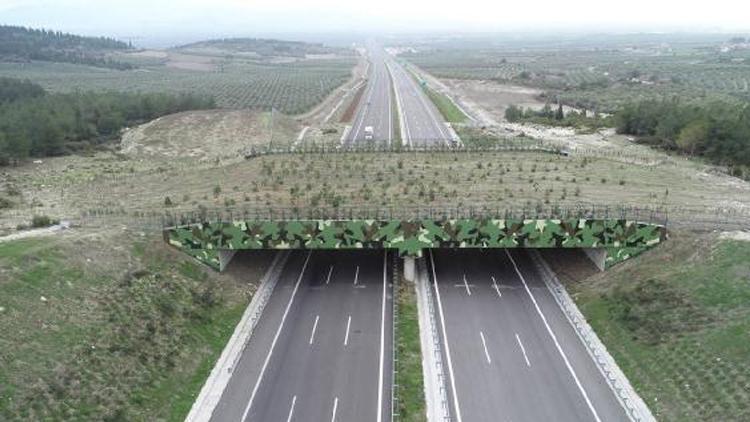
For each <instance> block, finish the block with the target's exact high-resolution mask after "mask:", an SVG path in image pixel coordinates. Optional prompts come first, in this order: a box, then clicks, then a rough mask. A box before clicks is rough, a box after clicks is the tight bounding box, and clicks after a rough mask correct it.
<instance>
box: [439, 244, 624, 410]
mask: <svg viewBox="0 0 750 422" xmlns="http://www.w3.org/2000/svg"><path fill="white" fill-rule="evenodd" d="M428 266H432V268H431V270H432V274H431V276H432V280H433V288H434V289H435V290H434V291H435V294H436V298H437V299H438V300H437V302H438V311H439V315H438V320H439V321H442V322H441V334H442V343H443V345H444V347H443V351H444V354H445V355H446V359H445V362H446V364H447V365H448V366H449V368H448V374H449V389H450V393H449V397H450V402H451V409H452V414H453V416H454V420H457V421H459V422H460V421H462V420H465V421H514V422H518V421H544V420H555V421H626V420H628V419H627V416H626V414H625V411H624V409H623V408H622V406H621V405H620V403H619V402H618V401H617V398H616V397H615V395H614V393H612V391H611V390H610V388H609V386H608V385H607V383H606V380H605V379H604V376H603V375H602V374H601V372H599V370H598V368H597V366H596V365H595V363H594V362H593V360H592V359H591V357H590V355H589V354H588V352H587V350H586V348H585V346H584V345H583V343H582V342H581V340H580V339H579V337H578V336H577V334H576V332H575V331H574V329H573V327H572V326H571V325H570V323H569V322H568V320H567V318H566V317H565V315H564V314H563V312H562V310H561V309H560V308H559V306H558V305H557V303H556V302H555V300H554V297H553V296H552V295H551V293H550V292H549V291H548V290H547V287H546V285H545V284H544V282H543V280H542V279H541V278H540V276H539V274H537V272H536V269H535V268H534V266H533V264H532V262H531V260H530V258H529V257H528V256H527V255H526V253H525V252H524V251H522V250H513V251H509V252H508V251H506V250H485V251H478V250H435V251H433V259H431V258H430V256H428ZM435 280H436V281H435ZM443 329H444V331H443ZM446 346H447V347H446Z"/></svg>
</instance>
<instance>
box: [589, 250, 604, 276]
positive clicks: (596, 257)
mask: <svg viewBox="0 0 750 422" xmlns="http://www.w3.org/2000/svg"><path fill="white" fill-rule="evenodd" d="M583 251H584V252H585V253H586V256H587V257H589V259H590V260H591V262H593V263H594V265H596V268H598V269H599V271H604V270H605V269H606V267H607V263H606V262H607V250H606V249H604V248H583Z"/></svg>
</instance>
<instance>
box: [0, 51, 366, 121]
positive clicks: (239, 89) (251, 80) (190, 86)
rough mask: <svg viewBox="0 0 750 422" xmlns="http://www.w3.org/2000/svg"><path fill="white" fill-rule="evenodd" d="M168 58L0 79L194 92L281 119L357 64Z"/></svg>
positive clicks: (54, 66)
mask: <svg viewBox="0 0 750 422" xmlns="http://www.w3.org/2000/svg"><path fill="white" fill-rule="evenodd" d="M169 57H172V59H175V60H174V61H172V62H170V61H166V62H164V60H167V59H165V58H159V57H153V55H152V56H145V57H143V56H142V57H135V58H132V60H134V61H135V62H142V60H146V63H150V65H147V66H144V67H139V68H136V69H133V70H127V71H118V70H112V69H103V68H96V67H90V66H83V65H75V64H67V63H49V62H31V63H0V76H5V77H13V78H20V79H29V80H31V81H33V82H36V83H38V84H40V85H42V86H43V87H44V88H45V89H47V90H49V91H51V92H71V91H76V90H79V91H86V90H94V91H112V90H114V91H123V92H166V93H194V94H199V95H206V96H209V97H213V98H215V99H216V103H217V105H218V106H219V107H221V108H230V109H242V108H261V109H270V108H271V107H274V108H276V109H277V110H279V111H281V112H283V113H285V114H301V113H304V112H306V111H308V110H310V109H311V108H313V107H314V106H315V105H317V104H318V103H320V102H321V101H323V100H324V99H325V98H326V97H327V96H328V95H330V94H331V93H332V92H333V91H334V90H335V89H336V88H338V87H339V86H340V85H342V84H344V83H345V82H346V81H347V80H349V79H350V78H351V69H352V67H353V66H354V64H355V63H356V59H355V58H352V57H339V58H331V59H309V60H300V61H294V62H290V63H265V62H254V61H250V60H244V59H234V58H233V59H229V60H226V59H215V58H210V57H205V56H189V57H188V58H186V57H179V56H178V57H176V58H175V57H174V56H169ZM196 57H197V58H196ZM149 60H150V62H149ZM163 62H164V63H165V64H164V63H163ZM170 63H172V65H170Z"/></svg>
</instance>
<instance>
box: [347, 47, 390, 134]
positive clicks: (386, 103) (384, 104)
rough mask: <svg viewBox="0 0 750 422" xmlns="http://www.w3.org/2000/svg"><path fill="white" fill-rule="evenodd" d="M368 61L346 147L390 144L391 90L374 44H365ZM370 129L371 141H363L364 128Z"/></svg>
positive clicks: (380, 52)
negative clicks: (363, 86) (366, 74)
mask: <svg viewBox="0 0 750 422" xmlns="http://www.w3.org/2000/svg"><path fill="white" fill-rule="evenodd" d="M367 52H368V55H369V60H370V68H369V76H368V82H367V88H365V92H364V95H363V96H362V99H361V100H360V103H359V106H358V108H357V114H356V116H355V119H354V122H353V124H352V127H351V130H350V131H349V133H348V134H347V136H346V139H345V143H346V144H349V145H351V144H354V143H357V144H361V143H366V142H378V143H388V144H390V143H391V142H392V141H393V133H394V132H393V131H394V128H393V120H394V119H393V112H394V107H393V98H392V97H393V90H392V85H391V77H390V74H389V73H388V68H387V67H386V65H385V58H386V53H385V51H383V49H382V48H381V47H379V46H378V45H377V44H375V43H373V42H370V43H368V47H367ZM368 126H370V127H372V128H373V139H372V140H367V139H365V128H366V127H368Z"/></svg>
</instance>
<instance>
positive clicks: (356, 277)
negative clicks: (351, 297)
mask: <svg viewBox="0 0 750 422" xmlns="http://www.w3.org/2000/svg"><path fill="white" fill-rule="evenodd" d="M357 284H359V265H357V269H356V270H355V271H354V285H355V286H356V285H357Z"/></svg>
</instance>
